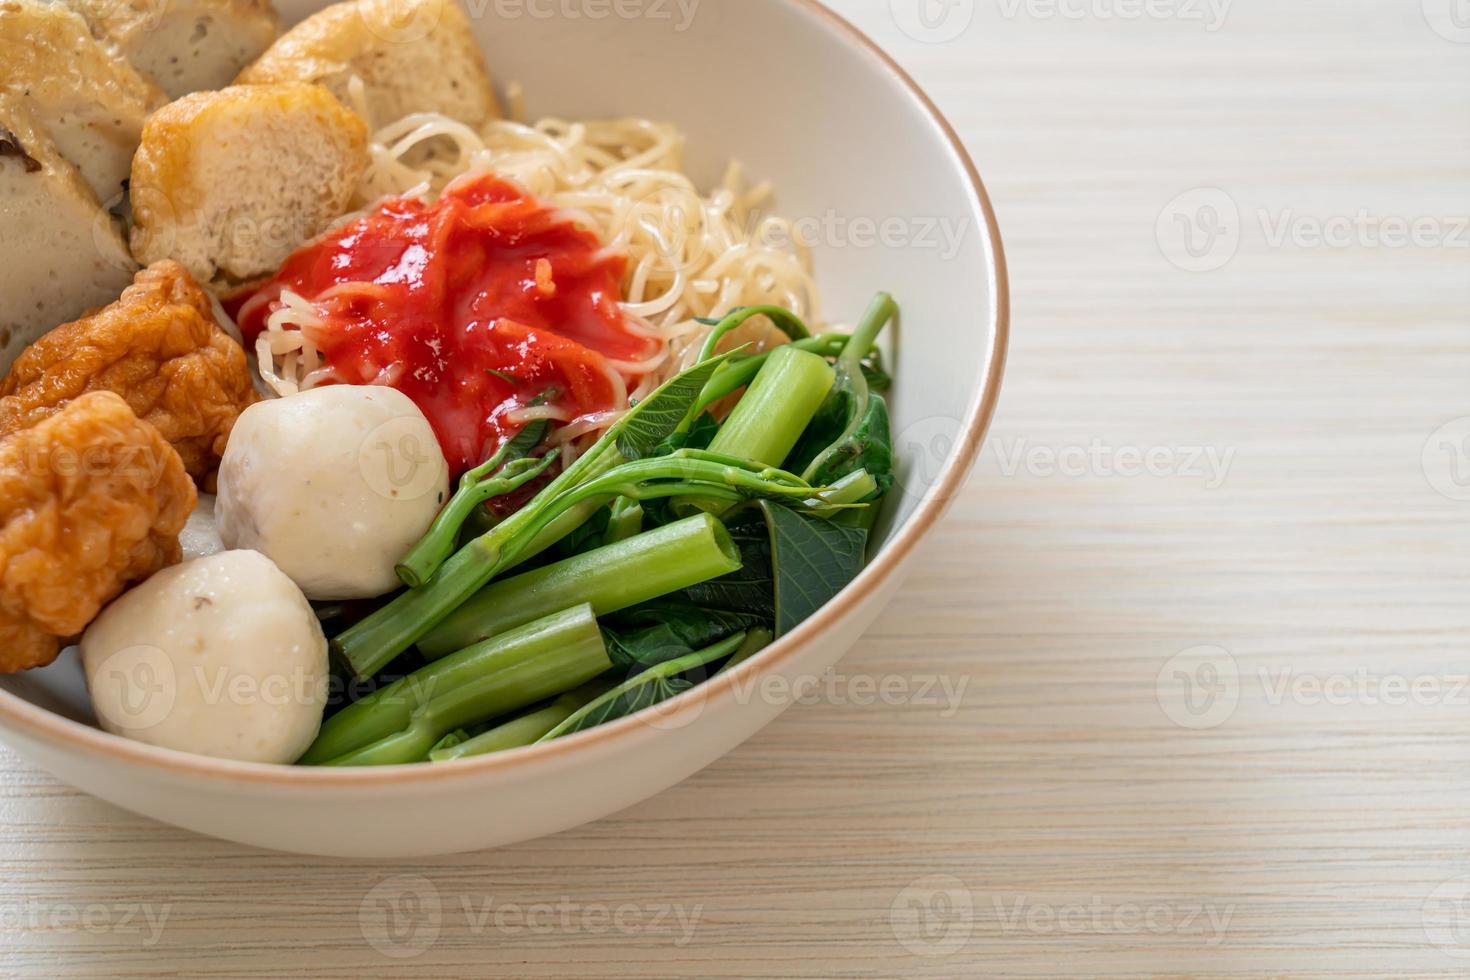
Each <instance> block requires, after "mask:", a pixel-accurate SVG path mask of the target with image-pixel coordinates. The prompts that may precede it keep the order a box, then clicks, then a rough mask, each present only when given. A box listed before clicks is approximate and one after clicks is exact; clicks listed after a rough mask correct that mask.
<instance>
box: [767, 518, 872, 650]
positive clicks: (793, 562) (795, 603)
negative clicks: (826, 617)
mask: <svg viewBox="0 0 1470 980" xmlns="http://www.w3.org/2000/svg"><path fill="white" fill-rule="evenodd" d="M760 508H761V513H762V514H764V515H765V518H766V524H767V526H768V527H769V529H770V534H771V569H772V572H773V573H774V578H775V595H776V635H777V636H784V635H786V634H787V633H789V632H791V631H792V630H793V629H795V628H796V627H797V626H799V625H801V624H802V623H803V622H805V621H806V620H807V619H808V618H809V617H810V616H811V615H812V614H813V613H814V612H816V611H817V610H818V609H820V608H821V607H822V606H824V605H826V604H827V602H828V601H830V600H831V599H832V598H833V597H834V596H836V595H837V593H839V592H841V591H842V590H843V589H845V588H847V586H848V584H849V583H850V582H852V580H853V579H855V578H857V576H858V573H859V572H861V571H862V570H863V561H864V558H865V556H866V552H867V545H868V532H867V531H866V530H864V529H862V528H852V527H845V526H843V525H842V524H838V523H835V522H833V521H828V520H823V519H822V518H820V517H813V516H811V515H809V514H804V513H800V512H798V511H795V510H792V509H791V508H789V507H785V506H782V505H781V504H778V503H772V502H769V501H763V502H762V503H761V505H760Z"/></svg>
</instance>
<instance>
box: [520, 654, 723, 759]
mask: <svg viewBox="0 0 1470 980" xmlns="http://www.w3.org/2000/svg"><path fill="white" fill-rule="evenodd" d="M744 643H745V634H744V633H737V634H735V635H734V636H732V637H730V638H729V639H726V640H723V641H721V642H720V643H717V644H715V645H714V646H712V647H710V648H709V649H707V650H701V651H699V652H698V653H692V654H690V655H689V656H687V657H681V658H679V659H678V660H671V661H669V662H668V663H663V664H659V665H658V666H657V667H653V668H650V669H649V670H646V671H644V672H643V673H641V674H639V675H638V676H637V677H634V678H633V679H632V680H630V681H628V682H627V683H626V684H622V685H619V686H618V687H615V688H613V689H612V690H611V691H608V692H607V693H606V694H604V695H603V696H602V697H600V698H598V699H597V700H596V701H593V702H592V703H591V704H589V705H587V706H586V707H585V708H583V709H581V710H580V711H578V712H577V713H576V714H574V715H572V716H571V717H570V718H568V719H567V720H566V721H564V722H562V723H561V724H560V725H558V726H556V728H554V729H552V730H551V731H550V732H548V733H547V734H546V735H545V736H543V737H542V738H541V741H542V742H549V741H551V740H553V739H558V738H562V737H563V736H566V735H573V734H576V733H577V732H582V731H586V730H587V729H589V728H596V727H597V726H599V725H605V724H607V723H608V722H610V721H616V720H617V719H619V718H625V717H627V716H628V715H632V714H637V713H638V712H640V711H642V710H643V709H644V708H651V707H653V706H654V705H656V704H660V703H662V702H664V701H667V700H669V699H670V698H673V697H676V696H678V695H680V694H683V693H684V692H685V691H688V690H691V689H692V688H693V687H694V682H693V681H690V680H687V679H685V678H684V677H682V676H681V675H683V674H687V673H689V672H691V671H695V670H699V669H700V668H702V667H707V666H709V665H710V664H712V663H715V662H716V661H718V660H722V659H724V658H725V657H728V656H730V655H731V654H733V653H736V652H737V651H738V650H740V648H741V646H742V645H744Z"/></svg>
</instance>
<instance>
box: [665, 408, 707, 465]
mask: <svg viewBox="0 0 1470 980" xmlns="http://www.w3.org/2000/svg"><path fill="white" fill-rule="evenodd" d="M719 431H720V423H719V422H718V421H717V420H716V419H715V417H714V416H713V415H711V414H710V413H708V412H704V413H702V414H700V416H699V417H698V418H697V419H695V420H694V424H693V425H692V426H691V427H690V428H689V431H688V432H675V433H674V434H672V435H671V436H669V437H668V438H667V439H665V440H664V441H663V442H662V443H661V444H660V445H659V447H658V451H657V453H656V455H659V456H667V455H668V454H669V453H672V452H677V451H678V450H680V449H708V448H709V444H710V443H711V442H713V441H714V439H715V435H716V434H717V433H718V432H719Z"/></svg>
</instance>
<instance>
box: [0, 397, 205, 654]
mask: <svg viewBox="0 0 1470 980" xmlns="http://www.w3.org/2000/svg"><path fill="white" fill-rule="evenodd" d="M195 501H196V492H195V489H194V482H193V481H192V480H190V479H189V475H188V474H187V473H186V472H185V471H184V463H183V460H182V459H180V458H179V454H178V453H177V452H175V451H174V448H173V447H172V446H170V445H169V444H168V442H167V440H165V439H164V438H163V436H162V435H161V434H160V433H159V431H158V430H157V429H156V428H154V427H153V426H152V425H149V424H148V423H147V422H144V421H142V420H141V419H139V418H138V417H137V416H136V415H134V414H133V411H132V409H130V408H128V403H127V402H125V401H123V400H122V399H121V398H120V397H118V396H117V395H115V394H113V393H112V392H103V391H99V392H92V393H90V394H84V395H82V396H81V397H80V398H76V399H74V400H72V401H70V402H67V403H66V404H65V405H64V406H62V408H61V409H60V411H58V412H56V413H55V414H54V415H52V416H51V417H50V418H47V419H45V420H43V421H41V422H40V423H38V424H37V425H35V426H34V427H32V428H28V429H22V430H21V431H19V432H15V433H12V434H11V435H9V436H7V437H6V438H5V439H3V440H0V673H14V672H15V671H19V670H26V669H29V668H31V667H43V666H45V665H46V664H49V663H50V662H51V661H53V660H55V659H56V655H57V653H58V652H59V651H60V649H61V645H62V639H61V638H64V637H70V636H75V635H76V634H78V633H80V632H81V631H82V630H83V629H85V628H86V626H87V624H88V623H90V622H91V621H92V620H93V619H94V618H96V616H97V614H98V613H99V612H100V611H101V610H102V607H103V606H104V605H106V604H107V603H108V602H110V601H111V600H112V599H114V598H116V597H117V596H118V595H119V594H121V593H122V591H123V590H124V589H125V588H127V586H128V585H130V584H131V583H134V582H138V581H141V580H142V579H145V578H147V577H148V576H149V575H152V574H153V573H154V572H156V571H158V570H159V569H161V568H163V567H165V566H167V565H172V564H174V563H176V562H178V560H179V556H180V549H179V531H180V530H182V529H183V527H184V523H185V521H187V520H188V518H189V513H190V512H191V511H192V510H193V509H194V504H195Z"/></svg>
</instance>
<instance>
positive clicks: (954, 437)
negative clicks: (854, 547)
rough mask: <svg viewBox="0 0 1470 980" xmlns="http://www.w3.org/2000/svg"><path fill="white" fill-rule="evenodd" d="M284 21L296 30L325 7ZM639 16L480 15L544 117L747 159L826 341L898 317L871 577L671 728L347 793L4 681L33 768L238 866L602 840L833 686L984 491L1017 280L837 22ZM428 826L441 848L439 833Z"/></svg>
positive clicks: (73, 693) (364, 778)
mask: <svg viewBox="0 0 1470 980" xmlns="http://www.w3.org/2000/svg"><path fill="white" fill-rule="evenodd" d="M279 6H281V8H282V9H281V12H282V14H283V16H284V17H285V18H286V20H287V21H288V22H289V21H294V20H297V19H299V18H300V17H302V16H304V15H305V14H307V13H309V12H310V11H311V10H314V9H316V8H317V7H318V6H320V4H318V3H314V2H311V0H304V2H292V0H286V2H285V3H284V4H281V5H279ZM581 6H583V5H576V4H574V5H573V8H575V9H579V10H580V9H581ZM585 6H586V10H587V11H589V12H590V11H593V10H594V9H597V10H607V9H613V10H616V9H625V10H626V9H629V8H627V7H618V6H616V5H600V6H599V5H585ZM636 6H637V8H638V9H640V10H643V11H645V12H646V15H645V16H640V17H637V18H632V19H623V18H620V17H618V16H617V15H616V14H615V13H614V14H613V15H612V16H609V17H607V18H606V19H591V18H589V17H585V16H584V17H581V18H578V19H570V18H567V17H565V16H553V17H543V16H539V15H537V14H536V12H537V11H543V12H544V11H553V10H561V9H564V8H563V6H562V5H552V4H542V5H539V6H538V5H536V4H494V3H489V4H487V3H479V4H475V3H470V4H468V5H467V7H468V9H470V10H471V11H472V18H471V19H472V21H473V23H474V25H475V30H476V33H477V34H478V36H479V38H480V40H481V42H482V44H483V46H484V48H485V51H486V53H487V57H488V60H489V64H490V66H491V70H492V71H493V72H494V73H495V75H496V78H497V80H498V81H500V82H502V83H503V82H506V81H510V80H515V81H519V82H521V83H522V84H523V85H524V86H525V90H526V92H527V93H528V107H529V110H530V115H532V116H539V115H544V114H557V115H561V116H570V117H592V116H599V115H625V114H636V115H640V116H646V117H653V118H666V119H670V120H673V121H674V122H676V123H678V124H679V125H680V126H681V127H682V128H683V129H684V131H685V132H686V133H687V134H688V137H689V165H690V168H691V169H692V171H693V173H694V176H695V178H696V179H697V180H699V181H701V182H702V183H704V184H705V185H708V184H710V183H713V182H714V181H715V180H716V179H717V178H718V176H719V174H720V173H721V171H722V168H723V166H724V164H725V162H726V161H728V160H730V159H739V160H741V161H743V162H744V163H745V165H746V167H747V169H748V172H749V173H750V174H751V175H753V176H755V177H758V178H760V179H769V180H771V181H773V182H774V184H775V186H776V189H777V195H778V199H777V202H776V210H777V211H779V212H781V213H783V214H786V215H788V216H790V217H793V218H798V219H805V222H806V224H805V227H806V228H807V229H809V230H810V231H811V232H813V233H814V234H815V236H816V237H817V239H818V240H819V241H818V245H817V247H816V249H815V261H816V264H817V274H818V280H819V282H820V284H821V286H822V288H823V290H824V294H825V307H826V311H827V313H828V314H829V315H830V316H834V317H842V318H847V319H849V320H850V319H852V318H855V317H856V316H857V315H858V314H859V313H860V312H861V310H862V308H863V307H864V306H865V304H866V303H867V301H868V300H869V299H870V298H871V296H872V294H873V293H874V292H875V291H877V290H879V289H887V290H889V291H891V292H892V293H894V295H895V296H896V297H897V298H898V300H899V301H900V303H901V304H902V307H903V318H902V323H901V326H900V336H901V340H900V342H899V344H898V357H897V359H896V361H895V368H896V370H895V377H896V386H895V389H894V393H893V396H892V407H893V415H894V425H895V435H896V448H897V449H898V451H899V453H900V456H901V463H900V472H901V474H902V481H901V487H902V489H903V491H904V492H903V494H902V495H901V498H900V497H898V496H896V497H895V499H894V502H892V503H891V504H890V506H889V508H888V511H887V513H886V515H885V518H884V521H883V524H882V526H881V527H880V529H879V531H880V540H881V544H880V546H879V548H878V550H877V551H876V554H875V556H874V558H873V560H872V562H871V564H870V565H869V567H868V568H867V569H866V571H865V572H864V573H863V574H862V576H861V577H860V578H859V579H858V580H857V581H856V582H854V583H853V584H852V586H851V587H849V588H848V589H847V590H846V591H845V592H844V593H843V594H842V595H841V596H839V597H838V598H837V599H836V600H835V601H834V602H832V603H830V604H829V605H828V606H827V607H826V608H825V609H823V610H822V611H821V612H820V613H819V614H818V615H817V616H815V617H814V618H812V619H811V620H810V621H808V622H807V623H805V624H804V625H803V626H802V627H801V628H800V629H798V630H796V631H795V632H793V633H792V634H790V635H788V636H786V637H785V638H783V639H782V640H781V641H780V642H778V643H777V644H775V645H774V646H772V647H771V648H770V649H768V650H767V651H765V652H764V653H763V654H761V655H760V656H759V657H756V658H754V659H753V660H751V661H749V662H748V663H746V664H744V665H743V666H742V667H741V668H740V669H739V670H737V671H735V672H733V673H732V674H730V675H726V676H722V677H720V678H719V679H717V680H716V681H714V682H711V683H709V684H707V685H705V686H703V687H701V688H698V689H696V690H695V691H692V692H690V693H689V694H688V695H686V696H684V697H683V698H681V699H678V700H676V701H674V702H670V703H669V704H668V705H666V706H665V707H664V708H663V709H662V710H658V711H656V712H653V713H645V714H643V715H639V716H636V717H633V718H627V719H624V720H622V721H620V722H617V723H614V724H611V725H607V726H604V727H602V728H598V729H595V730H593V731H590V732H586V733H583V734H581V735H578V736H574V737H571V738H566V739H562V740H560V741H557V742H554V743H551V744H548V745H544V746H537V747H532V748H528V749H523V750H519V751H516V752H511V753H505V754H502V755H498V756H490V757H487V758H484V759H480V760H473V761H469V762H464V763H460V764H455V765H449V766H427V765H426V766H418V767H404V768H393V769H376V770H356V771H349V770H330V771H328V770H321V769H306V768H302V769H296V768H290V767H270V766H255V765H245V764H239V763H230V762H221V761H216V760H212V759H207V758H203V757H197V756H191V755H185V754H181V753H176V752H170V751H167V750H163V749H157V748H152V747H149V746H146V745H142V744H140V743H135V742H129V741H126V740H124V739H121V738H116V737H114V736H111V735H108V734H106V733H104V732H102V731H101V730H99V729H97V728H95V727H93V725H92V717H91V709H90V708H89V706H88V701H87V697H86V692H85V690H84V687H83V684H82V679H81V672H80V669H79V668H78V666H77V665H76V663H75V660H74V657H72V656H70V655H69V656H68V657H67V658H64V659H63V660H62V661H59V662H58V663H57V664H55V665H53V666H52V667H50V668H47V669H46V670H42V671H33V672H30V673H27V674H21V675H17V676H11V677H3V678H0V733H3V735H4V738H5V740H6V741H7V742H8V743H9V744H10V745H11V746H13V747H14V748H15V749H16V750H17V751H18V752H20V753H21V754H22V755H24V756H25V757H27V758H29V759H31V760H33V761H34V762H35V763H36V764H38V765H40V766H42V767H44V768H46V769H48V770H50V771H51V772H53V773H55V774H56V775H57V776H58V777H59V778H61V779H63V780H65V781H66V782H68V783H71V784H73V785H75V786H77V787H79V788H81V789H83V790H86V791H87V792H89V793H92V794H95V795H97V796H99V797H101V798H103V799H105V800H108V801H110V802H112V803H115V804H117V805H118V806H121V807H124V808H126V809H129V810H133V811H135V812H138V813H142V814H146V815H148V816H151V817H155V818H157V819H159V820H163V821H166V822H168V823H172V824H176V825H178V826H182V827H188V828H190V829H193V830H197V831H200V832H201V833H206V834H212V835H214V836H217V837H223V838H227V839H229V840H234V841H240V842H242V843H247V844H255V845H259V846H263V847H269V848H276V849H280V850H288V851H298V852H303V853H308V854H316V855H334V856H348V857H359V858H398V857H410V856H416V855H427V854H444V853H452V852H456V851H466V850H474V849H479V848H485V847H492V846H496V845H500V844H507V843H513V842H516V841H521V840H525V839H528V838H532V837H537V836H541V835H544V834H551V833H556V832H557V831H561V830H565V829H568V828H570V827H574V826H577V825H578V824H582V823H585V822H587V821H590V820H596V819H598V818H600V817H604V816H607V815H609V814H611V813H614V812H616V811H618V810H621V809H623V808H625V807H628V806H630V805H632V804H634V803H637V802H639V801H641V800H644V799H646V798H647V797H650V796H652V795H654V794H655V793H658V792H660V791H661V790H664V789H666V788H668V787H669V786H672V785H673V784H675V783H677V782H679V781H680V780H682V779H685V778H687V777H688V776H690V775H692V774H693V773H695V772H697V771H699V770H700V769H702V768H703V767H705V766H707V765H709V764H710V763H711V762H713V761H715V760H716V759H718V758H719V757H720V756H722V755H724V754H725V753H726V752H729V751H730V750H731V749H733V748H735V746H737V745H739V744H740V743H741V742H743V741H744V740H745V739H747V738H749V737H750V736H751V735H753V734H754V733H755V732H756V731H758V730H759V729H760V728H761V727H762V726H764V725H765V724H767V723H768V722H770V721H771V720H772V719H773V718H775V717H776V715H777V714H779V713H780V711H781V710H782V708H784V707H785V706H786V701H787V700H789V699H783V698H780V697H769V696H766V695H764V694H763V693H762V692H763V691H764V692H771V691H777V690H780V689H781V686H782V684H790V683H793V682H795V681H796V680H797V679H798V678H801V677H809V676H816V675H820V674H821V673H822V672H823V671H825V670H827V669H828V668H829V667H831V666H832V665H833V664H834V663H835V662H836V661H837V660H838V658H839V657H841V656H842V654H843V653H845V652H846V651H847V649H848V648H849V646H850V645H851V644H852V643H853V642H854V641H855V640H856V639H857V637H858V636H859V635H860V634H861V633H862V632H863V630H864V629H866V628H867V627H868V625H869V624H870V623H871V622H872V621H873V619H874V618H875V617H876V616H877V615H878V612H879V611H880V610H881V609H882V607H883V605H884V603H885V602H887V600H888V599H889V598H890V597H891V596H892V595H893V593H894V591H895V590H896V589H897V588H898V586H899V583H900V580H901V579H902V577H903V573H904V571H905V567H906V565H907V564H908V562H909V561H910V559H911V558H912V556H913V552H914V548H915V546H916V545H917V544H918V543H919V541H920V539H921V538H922V537H923V536H924V535H925V534H927V533H928V532H929V531H930V530H932V529H933V527H934V525H935V522H936V521H937V520H938V519H939V517H940V515H941V514H942V512H943V511H944V509H945V507H946V505H947V503H948V502H949V500H950V498H951V497H952V496H953V494H954V493H955V492H956V491H957V489H958V487H959V485H960V483H961V482H962V480H963V478H964V476H965V474H966V473H967V472H968V471H969V469H970V466H971V464H972V463H973V461H974V458H975V456H976V453H977V451H978V447H979V444H980V440H981V438H982V436H983V435H984V432H985V428H986V425H987V424H988V422H989V420H990V416H991V413H992V411H993V409H994V406H995V401H996V397H997V394H998V391H999V386H1000V377H1001V368H1002V364H1003V361H1004V354H1005V345H1006V329H1007V302H1006V281H1005V269H1004V261H1003V258H1002V254H1001V246H1000V239H999V236H998V234H997V231H996V226H995V219H994V216H993V214H992V212H991V210H990V206H989V203H988V202H987V200H986V198H985V192H984V190H983V188H982V187H981V184H980V179H979V176H978V174H977V173H976V172H975V168H974V165H973V164H972V163H971V162H970V160H969V158H968V156H967V155H966V153H965V151H964V149H963V147H962V146H961V145H960V143H959V141H958V140H957V139H956V137H955V134H954V132H953V131H952V130H951V129H950V127H949V126H948V124H946V122H945V121H944V119H943V118H941V116H940V114H939V112H938V111H937V110H936V109H935V107H934V106H933V104H932V103H930V101H929V100H928V99H927V98H926V97H925V96H924V94H923V93H922V92H921V91H919V89H918V88H917V87H916V86H915V85H914V83H913V82H912V81H911V80H910V79H909V78H908V77H907V76H906V75H905V74H904V73H903V72H902V71H901V70H900V69H899V68H898V66H897V65H895V64H894V63H893V62H892V61H891V60H889V59H888V58H887V57H886V56H885V55H884V54H883V53H882V52H881V51H879V50H878V49H877V48H876V47H875V46H874V45H873V44H872V43H871V42H870V41H868V40H867V39H866V38H865V37H863V36H862V35H861V34H860V33H859V32H858V31H857V30H856V29H854V28H853V27H851V26H850V25H848V24H847V23H845V22H844V21H842V20H841V19H840V18H838V17H837V16H836V15H834V14H833V13H831V12H830V11H828V10H827V9H826V8H824V7H822V6H821V5H819V4H818V3H817V2H815V0H702V2H701V3H698V4H697V5H694V13H693V17H692V19H690V20H689V21H688V22H687V23H686V22H685V21H684V20H683V18H682V16H681V15H680V14H679V13H678V11H679V10H680V5H679V4H672V3H671V4H667V5H664V4H659V5H655V4H642V5H636ZM684 9H688V5H685V7H684ZM661 10H668V11H671V12H672V19H661V18H660V17H657V16H654V15H653V14H654V12H655V11H661ZM476 11H478V12H480V15H479V16H475V15H474V12H476ZM517 12H519V15H517ZM945 233H948V236H949V237H948V239H947V237H946V234H945ZM956 238H957V240H952V239H956ZM773 676H779V677H780V678H781V680H780V682H778V683H774V684H767V685H763V684H762V682H763V681H765V680H766V679H767V678H768V677H773ZM425 814H433V815H434V827H435V832H434V833H433V834H432V835H429V834H423V833H421V829H422V827H423V819H424V815H425Z"/></svg>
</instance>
